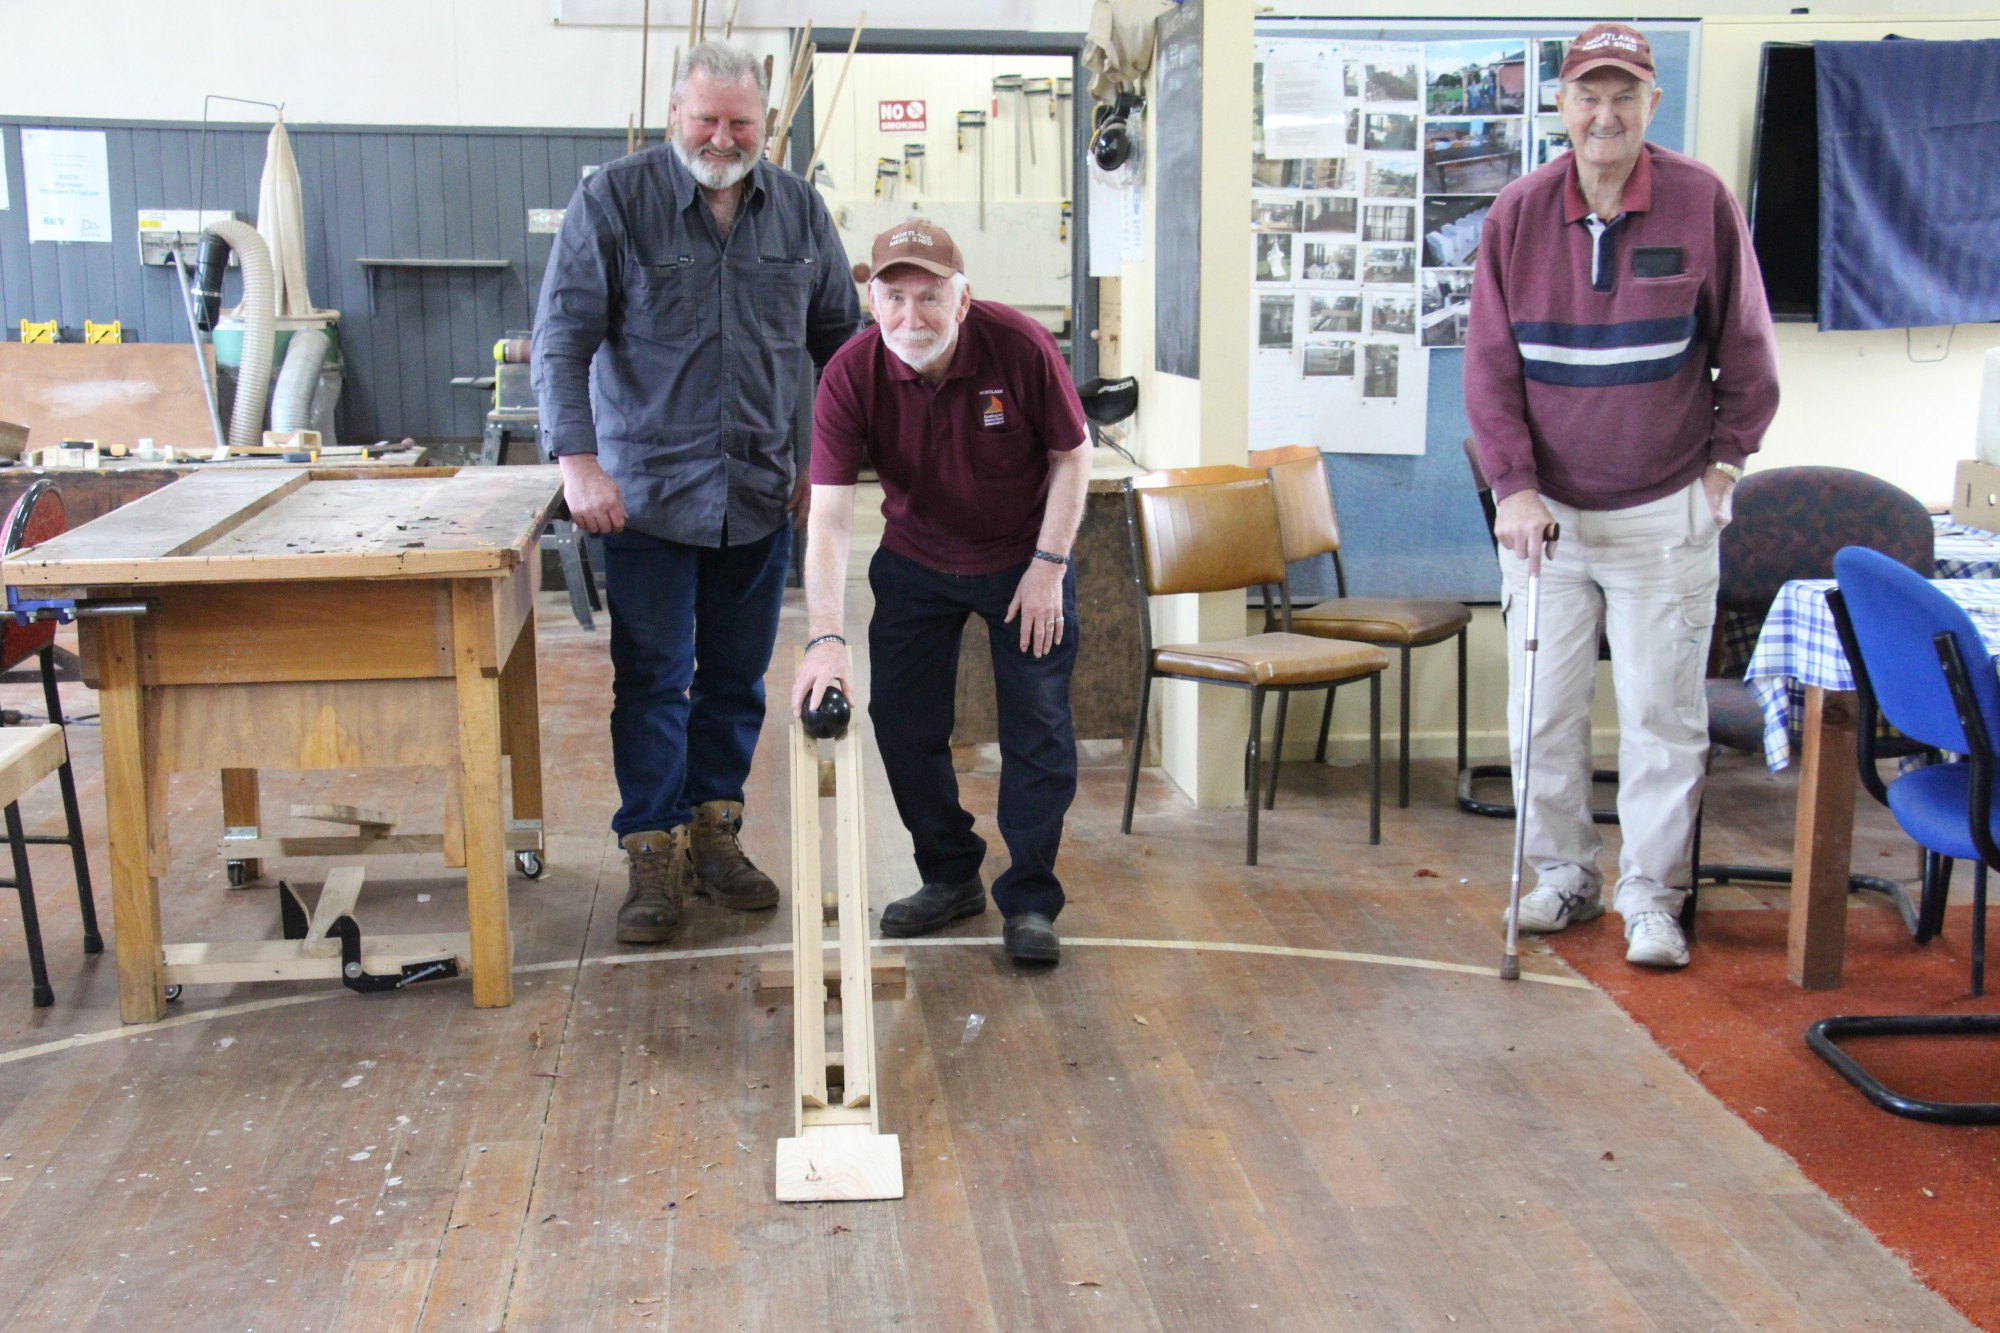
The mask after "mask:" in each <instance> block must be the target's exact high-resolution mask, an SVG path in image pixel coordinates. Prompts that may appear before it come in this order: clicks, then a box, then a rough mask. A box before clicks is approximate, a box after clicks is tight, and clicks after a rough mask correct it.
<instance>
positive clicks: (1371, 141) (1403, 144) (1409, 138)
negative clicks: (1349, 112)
mask: <svg viewBox="0 0 2000 1333" xmlns="http://www.w3.org/2000/svg"><path fill="white" fill-rule="evenodd" d="M1362 142H1363V144H1364V145H1365V146H1366V147H1367V149H1368V151H1369V152H1371V153H1385V152H1386V153H1407V152H1409V151H1410V150H1411V149H1413V148H1415V147H1416V146H1417V118H1416V117H1415V116H1403V115H1395V114H1385V113H1378V112H1370V113H1369V116H1368V126H1367V131H1366V135H1365V137H1364V138H1363V140H1362Z"/></svg>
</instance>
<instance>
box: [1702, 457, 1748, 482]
mask: <svg viewBox="0 0 2000 1333" xmlns="http://www.w3.org/2000/svg"><path fill="white" fill-rule="evenodd" d="M1708 465H1709V466H1710V467H1712V468H1714V469H1715V470H1716V471H1717V472H1720V473H1721V474H1722V475H1723V476H1725V477H1727V478H1729V479H1730V480H1731V481H1741V480H1743V469H1742V468H1740V467H1738V466H1736V464H1734V463H1725V462H1723V461H1722V460H1721V459H1719V458H1711V459H1709V460H1708Z"/></svg>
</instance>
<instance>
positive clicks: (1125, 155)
mask: <svg viewBox="0 0 2000 1333" xmlns="http://www.w3.org/2000/svg"><path fill="white" fill-rule="evenodd" d="M1145 105H1146V99H1145V98H1143V97H1140V96H1139V95H1137V94H1136V93H1128V92H1121V93H1119V94H1118V100H1117V101H1115V102H1113V103H1112V104H1111V105H1110V106H1108V107H1107V106H1099V107H1098V108H1097V129H1096V131H1095V132H1094V133H1093V134H1092V135H1091V136H1090V160H1091V161H1093V162H1095V163H1096V164H1097V169H1098V170H1099V171H1102V172H1104V173H1106V174H1107V175H1109V174H1111V173H1113V172H1116V171H1117V170H1119V168H1121V167H1123V166H1125V164H1126V163H1128V162H1130V161H1131V160H1132V157H1133V154H1135V153H1136V152H1137V151H1138V148H1139V136H1138V132H1137V131H1136V130H1135V129H1134V128H1133V127H1132V125H1131V124H1130V121H1131V118H1132V116H1133V115H1134V114H1136V113H1137V112H1139V111H1141V110H1143V109H1144V108H1145Z"/></svg>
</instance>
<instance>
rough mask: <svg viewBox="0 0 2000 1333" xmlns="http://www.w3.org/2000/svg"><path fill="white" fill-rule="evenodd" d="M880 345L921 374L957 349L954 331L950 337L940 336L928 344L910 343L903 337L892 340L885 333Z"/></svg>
mask: <svg viewBox="0 0 2000 1333" xmlns="http://www.w3.org/2000/svg"><path fill="white" fill-rule="evenodd" d="M882 345H883V346H884V347H887V348H888V349H889V350H890V351H891V352H893V353H895V355H896V359H897V360H898V361H901V362H902V363H903V364H904V365H906V366H908V367H909V368H910V369H911V370H914V371H916V372H917V373H918V374H922V373H923V372H924V371H926V370H929V369H930V368H931V367H933V366H935V365H937V364H938V362H940V361H943V360H944V359H945V358H947V357H949V356H950V355H951V354H952V352H953V351H954V350H956V349H957V347H958V337H957V332H956V330H954V331H953V334H952V336H950V337H945V336H942V335H940V336H938V337H935V338H932V339H931V340H930V341H928V342H911V341H909V340H908V339H907V338H905V337H897V338H892V337H890V336H889V335H888V334H886V333H885V334H883V335H882Z"/></svg>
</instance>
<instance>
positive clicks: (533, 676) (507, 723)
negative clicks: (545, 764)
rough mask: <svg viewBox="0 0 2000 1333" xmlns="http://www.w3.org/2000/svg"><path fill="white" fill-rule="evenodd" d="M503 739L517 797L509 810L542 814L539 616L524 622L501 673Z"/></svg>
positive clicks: (525, 816) (518, 815)
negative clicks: (538, 656)
mask: <svg viewBox="0 0 2000 1333" xmlns="http://www.w3.org/2000/svg"><path fill="white" fill-rule="evenodd" d="M500 704H501V711H500V725H501V727H502V728H503V734H502V737H501V739H502V740H503V741H504V742H505V749H506V752H507V761H508V768H509V773H510V775H511V776H512V778H513V782H514V787H513V793H512V794H513V800H512V801H511V802H509V805H508V811H509V813H510V814H511V815H512V816H513V818H514V819H515V820H516V821H517V822H518V821H520V820H535V821H540V819H541V818H542V719H541V714H540V712H539V709H540V707H541V677H540V667H539V664H538V663H537V662H536V660H535V617H534V616H533V615H532V614H531V615H529V616H528V618H527V619H526V620H524V621H522V622H521V632H520V634H519V635H518V636H517V637H516V638H515V640H514V651H513V653H512V655H510V656H509V657H508V658H507V669H506V670H505V671H503V672H501V673H500Z"/></svg>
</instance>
